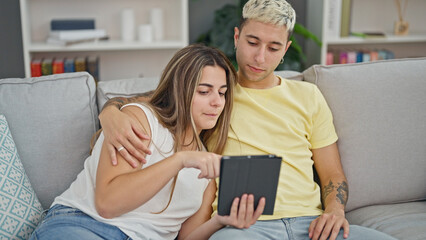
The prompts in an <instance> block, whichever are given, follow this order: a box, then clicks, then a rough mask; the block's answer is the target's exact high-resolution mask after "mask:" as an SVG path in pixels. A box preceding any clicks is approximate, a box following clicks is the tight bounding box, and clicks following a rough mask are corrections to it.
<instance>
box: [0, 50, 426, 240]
mask: <svg viewBox="0 0 426 240" xmlns="http://www.w3.org/2000/svg"><path fill="white" fill-rule="evenodd" d="M277 74H279V75H282V76H284V77H286V78H288V79H293V80H295V81H307V82H311V83H313V84H316V85H317V86H318V88H319V89H320V90H321V91H322V93H323V94H324V97H325V98H326V100H327V102H328V104H329V106H330V108H331V111H332V112H333V116H334V123H335V127H336V131H337V134H338V136H339V140H338V146H339V149H340V155H341V159H342V164H343V168H344V171H345V174H346V176H347V179H348V184H349V192H350V193H349V199H348V204H347V207H346V216H347V218H348V220H349V222H350V223H351V224H357V225H362V226H366V227H370V228H373V229H377V230H379V231H382V232H385V233H387V234H389V235H392V236H394V237H395V238H397V239H407V240H408V239H410V240H414V239H418V240H420V239H426V137H425V136H426V58H413V59H398V60H389V61H377V62H369V63H357V64H345V65H330V66H322V65H314V66H312V67H310V68H308V69H307V70H305V71H304V72H302V73H299V72H292V71H281V72H277ZM157 83H158V78H135V79H122V80H113V81H100V82H98V83H95V81H94V80H93V77H92V76H90V75H89V74H88V73H86V72H77V73H65V74H57V75H50V76H43V77H38V78H9V79H1V80H0V134H2V135H0V173H1V174H0V226H1V227H0V237H4V236H9V237H10V236H13V237H12V238H15V239H26V238H28V236H29V235H30V234H31V232H32V231H33V229H34V228H35V227H36V226H37V224H38V222H39V221H40V219H42V215H43V210H45V209H48V208H49V206H50V204H51V203H52V201H53V199H54V197H55V196H57V195H59V194H61V193H62V192H63V191H64V190H65V189H66V188H68V186H69V185H70V183H71V182H72V181H73V180H74V179H75V177H76V176H77V174H78V173H79V172H80V171H81V170H82V168H83V162H84V160H85V159H86V158H87V157H88V156H89V154H90V141H91V138H92V136H93V135H94V133H95V132H96V131H97V130H98V129H99V127H100V126H99V121H98V113H99V112H100V110H101V109H102V106H103V104H104V103H105V102H106V101H107V100H108V99H110V98H112V97H115V96H134V95H135V94H137V93H141V92H146V91H150V90H153V89H155V87H156V85H157ZM8 164H9V165H8Z"/></svg>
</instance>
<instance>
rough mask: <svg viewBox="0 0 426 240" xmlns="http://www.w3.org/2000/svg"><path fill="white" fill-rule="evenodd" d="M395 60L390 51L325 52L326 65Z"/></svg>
mask: <svg viewBox="0 0 426 240" xmlns="http://www.w3.org/2000/svg"><path fill="white" fill-rule="evenodd" d="M393 58H395V55H394V53H393V52H392V51H389V50H386V49H380V50H369V49H363V50H354V49H350V50H334V51H333V50H331V51H329V52H327V59H326V64H327V65H331V64H345V63H357V62H372V61H377V60H388V59H393Z"/></svg>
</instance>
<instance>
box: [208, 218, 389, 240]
mask: <svg viewBox="0 0 426 240" xmlns="http://www.w3.org/2000/svg"><path fill="white" fill-rule="evenodd" d="M315 218H317V216H312V217H297V218H282V219H278V220H268V221H257V222H256V223H255V224H254V225H252V226H251V227H250V228H248V229H237V228H233V227H226V228H223V229H221V230H219V231H217V232H216V233H215V234H213V235H212V236H211V237H210V240H226V239H256V240H262V239H271V240H272V239H273V240H279V239H282V240H305V239H306V240H309V235H308V229H309V225H310V224H311V222H312V221H313V220H314V219H315ZM336 239H339V240H344V238H343V229H342V230H340V233H339V235H338V236H337V238H336ZM355 239H358V240H359V239H363V240H369V239H374V240H385V239H386V240H396V239H395V238H393V237H390V236H388V235H386V234H384V233H381V232H379V231H376V230H373V229H370V228H366V227H361V226H356V225H350V227H349V237H348V238H347V240H355Z"/></svg>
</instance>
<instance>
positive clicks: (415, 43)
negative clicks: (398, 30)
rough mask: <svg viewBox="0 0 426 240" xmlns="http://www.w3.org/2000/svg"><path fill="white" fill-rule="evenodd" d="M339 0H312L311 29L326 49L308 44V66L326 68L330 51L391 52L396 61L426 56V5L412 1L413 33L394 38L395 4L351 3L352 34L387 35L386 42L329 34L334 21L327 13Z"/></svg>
mask: <svg viewBox="0 0 426 240" xmlns="http://www.w3.org/2000/svg"><path fill="white" fill-rule="evenodd" d="M334 1H335V0H320V1H318V0H308V1H307V17H308V19H307V27H308V29H309V30H311V31H312V32H313V33H315V34H316V35H317V36H319V37H320V39H321V41H322V43H323V45H322V47H318V46H316V45H315V44H314V43H311V42H308V44H307V58H308V66H310V65H312V64H325V63H326V55H327V52H328V51H330V50H334V51H340V50H342V51H344V50H347V49H361V50H362V49H387V50H389V51H392V52H393V53H394V56H395V58H407V57H421V56H426V25H425V24H424V23H425V22H426V15H425V14H424V11H425V10H426V1H424V0H410V1H409V2H408V7H407V10H406V20H407V21H408V22H409V23H410V31H409V34H408V35H406V36H395V35H394V34H393V28H394V22H395V21H396V20H397V19H398V15H397V9H396V6H395V4H394V1H389V0H374V1H370V0H350V1H351V16H350V31H352V32H383V33H385V35H386V36H385V37H384V38H360V37H355V36H349V37H340V36H330V34H329V32H328V31H327V30H326V28H327V27H328V25H327V24H328V23H329V22H330V21H331V19H330V18H331V17H332V16H329V14H328V11H327V9H328V8H329V7H330V4H333V3H334Z"/></svg>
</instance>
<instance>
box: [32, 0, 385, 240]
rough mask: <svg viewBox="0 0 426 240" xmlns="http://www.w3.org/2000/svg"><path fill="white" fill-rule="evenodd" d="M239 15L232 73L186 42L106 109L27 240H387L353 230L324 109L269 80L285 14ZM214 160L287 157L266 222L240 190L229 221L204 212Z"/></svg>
mask: <svg viewBox="0 0 426 240" xmlns="http://www.w3.org/2000/svg"><path fill="white" fill-rule="evenodd" d="M242 17H243V18H242V21H241V23H240V26H239V27H238V28H235V34H234V43H235V48H236V56H237V62H238V66H239V70H238V73H235V71H234V69H233V68H232V66H231V64H230V63H229V61H228V60H227V59H226V57H225V56H224V55H223V54H222V53H220V52H219V51H217V50H215V49H212V48H209V47H203V46H199V45H193V46H189V47H186V48H184V49H182V50H180V51H179V52H177V53H176V55H175V56H174V57H173V58H172V59H171V61H170V62H169V64H168V65H167V67H166V68H165V70H164V72H163V75H162V77H161V79H160V83H159V86H158V88H157V89H156V90H155V92H154V93H153V95H152V97H151V98H150V99H149V100H148V102H147V103H144V104H136V103H132V104H128V105H125V106H124V107H123V108H122V109H121V111H119V110H118V109H119V108H121V107H122V106H123V105H124V103H126V102H130V101H132V100H130V99H119V101H117V102H115V103H114V102H113V103H112V104H110V105H108V106H105V107H104V110H103V112H102V113H101V114H100V120H101V124H102V127H103V134H101V135H100V137H99V139H98V141H97V143H96V145H95V146H94V149H93V153H92V156H91V157H89V158H88V159H87V160H86V162H85V168H84V170H83V171H82V173H80V175H79V176H78V177H77V179H76V181H75V182H74V183H73V184H72V185H71V187H70V188H69V189H68V190H67V191H65V192H64V193H63V194H62V195H61V196H59V197H57V198H56V199H55V201H54V203H53V204H52V207H51V209H50V210H49V212H48V213H47V215H46V217H45V219H44V220H43V221H42V223H41V224H40V225H39V226H38V227H37V229H36V231H35V232H34V234H33V235H32V239H58V238H59V239H60V238H61V237H62V238H65V239H174V238H175V237H177V238H178V239H208V238H210V239H344V238H348V239H393V238H391V237H389V236H387V235H385V234H382V233H380V232H377V231H374V230H371V229H367V228H363V227H359V226H352V225H351V226H350V231H349V223H348V221H347V220H346V218H345V212H344V207H345V204H346V201H347V196H348V187H347V183H346V178H345V176H344V173H343V170H342V167H341V163H340V157H339V153H338V149H337V145H336V141H337V135H336V133H335V130H334V126H333V123H332V115H331V111H330V109H329V108H328V106H327V103H326V102H325V100H324V98H323V96H322V94H321V93H320V92H319V90H318V89H317V88H316V87H315V86H314V85H312V84H309V83H304V82H295V81H289V80H286V79H283V78H281V77H278V76H275V75H274V70H275V68H276V67H277V66H278V64H279V63H280V61H281V59H282V58H283V57H284V54H285V53H286V51H287V49H288V47H289V46H290V44H291V41H289V37H290V35H291V33H292V30H293V27H294V23H295V18H296V15H295V12H294V10H293V8H292V7H291V6H290V4H288V3H287V2H286V1H285V0H249V1H248V2H247V3H246V4H245V6H244V9H243V14H242ZM237 77H238V81H237V80H236V78H237ZM235 82H238V83H237V84H235ZM234 84H235V85H234ZM141 99H142V98H141ZM141 99H136V100H139V101H140V100H141ZM232 105H233V106H232ZM231 111H232V114H231ZM231 115H232V116H231ZM120 129H121V130H120ZM228 129H229V132H228ZM104 134H105V136H104ZM206 148H207V150H208V151H209V152H206V151H205V150H206ZM117 152H118V154H117ZM219 154H224V155H243V154H244V155H245V154H275V155H278V156H281V157H282V158H283V162H282V170H281V173H282V174H281V176H280V180H279V186H278V191H277V199H276V204H275V212H274V215H272V216H261V213H262V211H263V207H264V200H262V201H260V203H259V205H258V207H257V208H256V209H255V208H254V206H253V196H252V195H249V196H248V195H246V194H245V195H243V196H241V197H240V198H236V199H235V201H234V202H233V206H232V211H231V214H230V215H229V216H219V215H217V214H213V217H211V215H212V207H211V206H212V204H213V206H215V205H216V200H215V197H216V196H215V193H216V184H215V181H212V180H208V179H214V178H216V177H217V176H218V171H219V170H218V169H219V160H220V155H219ZM127 162H129V163H130V164H131V165H129V164H128V163H127ZM114 165H115V166H114ZM312 166H315V169H316V171H317V172H318V175H319V178H320V181H321V187H319V186H318V184H317V183H315V182H314V181H313V169H312ZM320 190H321V191H320ZM321 197H322V201H321Z"/></svg>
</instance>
